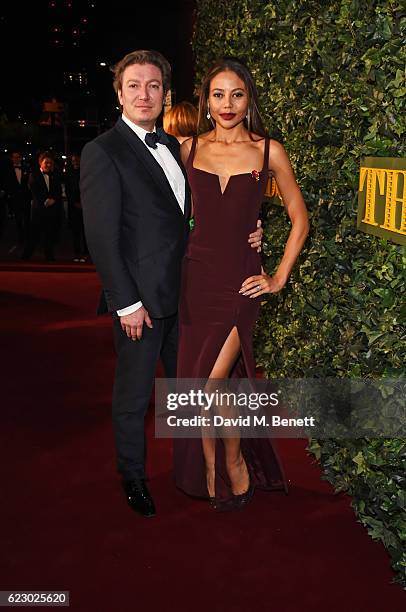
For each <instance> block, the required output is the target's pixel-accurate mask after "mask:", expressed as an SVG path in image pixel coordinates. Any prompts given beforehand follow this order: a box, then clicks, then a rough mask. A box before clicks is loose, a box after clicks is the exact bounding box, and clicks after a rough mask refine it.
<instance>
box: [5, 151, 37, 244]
mask: <svg viewBox="0 0 406 612" xmlns="http://www.w3.org/2000/svg"><path fill="white" fill-rule="evenodd" d="M29 175H30V169H29V167H28V166H26V165H24V164H23V156H22V154H21V151H12V152H11V153H10V162H9V163H8V164H7V166H6V167H5V173H4V191H5V197H6V201H7V205H8V209H9V211H10V213H11V214H12V215H13V217H14V219H15V224H16V229H17V241H18V244H19V245H20V246H24V247H25V245H26V244H27V240H28V229H29V224H30V213H31V192H30V190H29V187H28V179H29Z"/></svg>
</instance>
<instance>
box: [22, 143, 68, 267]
mask: <svg viewBox="0 0 406 612" xmlns="http://www.w3.org/2000/svg"><path fill="white" fill-rule="evenodd" d="M38 164H39V166H38V168H36V169H35V170H33V172H32V173H31V174H30V178H29V181H28V186H29V188H30V190H31V194H32V212H31V228H30V237H29V241H28V245H27V247H26V249H25V250H24V253H23V259H30V258H31V256H32V255H33V253H34V251H35V249H36V247H37V245H38V244H39V242H40V241H41V239H43V245H44V251H45V258H46V260H47V261H55V252H54V249H55V244H56V242H57V240H58V236H59V231H60V226H61V221H62V182H61V179H60V176H59V175H58V173H57V172H55V167H54V159H53V156H52V154H51V153H49V152H47V151H45V152H43V153H41V154H40V155H39V157H38Z"/></svg>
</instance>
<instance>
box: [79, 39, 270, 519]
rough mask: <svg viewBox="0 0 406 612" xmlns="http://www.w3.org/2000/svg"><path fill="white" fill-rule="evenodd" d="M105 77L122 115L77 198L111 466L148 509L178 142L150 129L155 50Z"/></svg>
mask: <svg viewBox="0 0 406 612" xmlns="http://www.w3.org/2000/svg"><path fill="white" fill-rule="evenodd" d="M114 75H115V78H114V88H115V91H116V93H117V95H118V99H119V102H120V105H121V107H122V116H121V118H120V119H119V120H118V122H117V123H116V125H115V127H113V128H112V129H111V130H109V131H108V132H106V133H104V134H102V135H101V136H99V137H97V138H96V139H95V140H93V141H92V142H90V143H88V144H87V145H86V146H85V147H84V149H83V151H82V157H81V196H82V207H83V213H84V222H85V229H86V237H87V241H88V247H89V251H90V254H91V256H92V259H93V261H94V263H95V265H96V269H97V272H98V273H99V275H100V277H101V282H102V286H103V292H102V296H101V301H100V304H99V310H98V311H99V313H102V312H106V311H110V312H112V314H113V320H114V336H115V346H116V351H117V369H116V376H115V382H114V390H113V426H114V433H115V441H116V449H117V458H118V470H119V472H120V473H121V474H122V476H123V486H124V491H125V493H126V497H127V501H128V503H129V505H130V507H131V508H133V509H134V510H136V511H137V512H139V513H141V514H142V515H143V516H153V515H154V514H155V507H154V502H153V500H152V498H151V495H150V493H149V491H148V488H147V486H146V484H145V471H144V469H145V468H144V450H145V442H144V416H145V413H146V411H147V408H148V404H149V401H150V398H151V392H152V387H153V383H154V375H155V368H156V364H157V361H158V359H159V358H161V359H162V362H163V365H164V368H165V373H166V376H167V377H168V378H174V377H176V352H177V308H178V297H179V285H180V267H181V260H182V257H183V254H184V250H185V246H186V241H187V237H188V231H189V217H190V208H191V207H190V193H189V186H188V183H187V180H186V174H185V170H184V168H183V165H182V162H181V159H180V154H179V144H178V141H177V140H176V138H174V137H173V136H170V135H168V134H165V132H164V131H163V130H162V129H160V128H158V129H157V130H156V129H155V123H156V120H157V119H158V117H159V115H160V114H161V111H162V108H163V102H164V98H165V94H166V92H167V91H168V89H169V87H170V76H171V69H170V66H169V64H168V62H167V60H166V59H165V58H164V57H163V56H162V55H161V54H160V53H158V52H156V51H134V52H133V53H129V54H128V55H126V56H125V57H124V58H123V59H122V60H121V61H120V62H119V63H118V64H117V65H116V66H115V69H114ZM259 235H260V233H259ZM256 239H257V240H258V232H257V233H256Z"/></svg>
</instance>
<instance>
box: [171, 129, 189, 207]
mask: <svg viewBox="0 0 406 612" xmlns="http://www.w3.org/2000/svg"><path fill="white" fill-rule="evenodd" d="M168 137H169V144H168V145H167V147H168V149H169V150H170V152H171V153H172V155H173V157H174V158H175V159H176V161H177V163H178V166H179V168H180V169H181V170H182V174H183V176H184V178H185V211H184V215H185V217H186V218H189V216H190V187H189V182H188V178H187V174H186V170H185V167H184V165H183V163H182V160H181V157H180V146H179V144H178V142H177V141H176V142H174V141H173V140H172V137H171V136H169V135H168Z"/></svg>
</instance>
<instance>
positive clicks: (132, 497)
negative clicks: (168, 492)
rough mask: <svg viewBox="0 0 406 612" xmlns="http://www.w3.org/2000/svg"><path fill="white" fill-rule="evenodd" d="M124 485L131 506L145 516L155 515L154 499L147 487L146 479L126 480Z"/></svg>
mask: <svg viewBox="0 0 406 612" xmlns="http://www.w3.org/2000/svg"><path fill="white" fill-rule="evenodd" d="M123 487H124V491H125V494H126V497H127V502H128V505H129V506H130V508H132V509H133V510H135V512H139V514H142V516H145V517H150V516H155V514H156V512H155V505H154V501H153V499H152V497H151V495H150V492H149V491H148V489H147V485H146V484H145V480H144V479H141V480H125V481H124V482H123Z"/></svg>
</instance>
